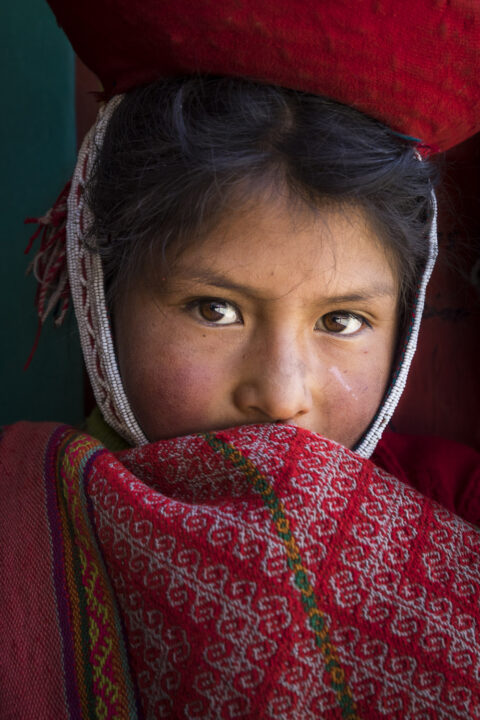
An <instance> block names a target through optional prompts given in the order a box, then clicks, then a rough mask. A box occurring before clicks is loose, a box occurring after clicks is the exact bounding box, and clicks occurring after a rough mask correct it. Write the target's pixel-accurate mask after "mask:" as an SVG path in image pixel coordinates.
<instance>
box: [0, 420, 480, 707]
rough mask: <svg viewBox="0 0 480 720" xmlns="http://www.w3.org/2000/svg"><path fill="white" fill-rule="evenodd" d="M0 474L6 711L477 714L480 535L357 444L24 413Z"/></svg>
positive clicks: (288, 432) (2, 447)
mask: <svg viewBox="0 0 480 720" xmlns="http://www.w3.org/2000/svg"><path fill="white" fill-rule="evenodd" d="M39 427H40V428H41V429H40V430H39V429H38V428H39ZM0 469H1V471H2V475H1V476H2V481H4V482H5V486H4V488H3V495H4V498H5V502H4V503H3V504H2V506H1V508H0V521H1V524H0V527H1V538H0V540H1V543H2V545H1V546H2V548H3V550H4V554H3V556H2V565H1V566H0V591H1V593H2V597H6V598H7V602H6V605H5V607H6V610H7V612H6V614H5V615H4V617H3V618H2V622H3V625H4V626H5V627H2V636H3V638H4V640H5V642H4V643H3V646H2V650H1V669H2V673H1V676H0V682H1V685H0V697H2V698H5V699H6V705H5V706H4V708H6V710H5V709H3V710H2V712H0V718H2V719H6V718H7V717H21V718H22V719H23V718H25V719H26V720H28V719H29V718H34V717H55V718H67V717H80V718H85V717H88V718H94V717H100V711H99V709H98V708H100V707H101V708H102V712H103V715H102V717H108V718H110V717H111V718H113V717H121V718H135V717H146V718H188V719H191V720H193V719H198V720H206V719H209V718H222V719H223V718H234V717H237V718H245V719H251V720H253V719H254V718H255V719H258V718H280V719H282V718H285V719H286V720H305V719H307V718H312V719H313V718H315V719H318V718H326V719H330V718H342V717H343V718H366V719H368V720H376V719H377V718H378V719H379V718H389V719H390V718H396V719H398V720H400V719H404V718H411V719H418V720H420V718H422V720H424V719H425V718H442V719H443V718H444V719H445V720H447V719H448V720H456V719H457V718H458V719H460V718H480V679H479V678H480V634H479V620H480V609H479V601H478V598H479V597H480V535H479V533H478V531H477V530H476V529H475V528H473V527H472V526H471V525H469V524H468V523H466V522H464V521H462V520H460V519H459V518H458V517H456V516H455V515H453V514H451V513H449V512H448V511H446V510H444V509H443V508H442V507H441V506H439V505H437V504H436V503H434V502H432V501H430V500H428V499H426V498H424V497H423V496H421V495H420V494H419V493H417V492H416V491H415V490H413V489H411V488H409V487H407V486H406V485H404V484H403V483H401V482H400V481H398V480H396V479H394V478H393V477H391V476H390V475H388V474H387V473H385V472H384V471H381V470H379V469H378V468H376V467H375V466H374V465H373V464H372V463H371V462H369V461H367V460H363V459H361V458H359V457H358V456H356V455H355V454H354V453H352V452H350V451H349V450H346V449H345V448H343V447H340V446H339V445H336V444H335V443H333V442H330V441H328V440H325V439H324V438H322V437H320V436H318V435H314V434H312V433H309V432H307V431H304V430H300V429H298V428H294V427H288V426H275V425H262V426H244V427H241V428H236V429H233V430H228V431H222V432H218V433H213V434H208V435H196V436H191V437H185V438H179V439H174V440H166V441H161V442H157V443H154V444H151V445H147V446H144V447H142V448H137V449H134V450H128V451H124V452H121V453H117V454H113V453H111V452H109V451H108V450H106V449H105V448H103V447H102V446H101V445H100V444H99V443H98V442H97V441H94V440H93V439H91V438H89V437H88V436H85V435H82V434H79V433H77V432H75V431H73V430H72V429H69V428H65V427H57V428H52V427H51V426H47V427H44V426H35V425H29V424H22V425H18V426H13V427H12V428H10V429H7V430H6V432H5V435H4V438H3V441H2V443H1V444H0ZM21 533H23V536H21ZM33 537H34V538H35V540H34V542H33V540H32V538H33ZM31 540H32V541H31ZM22 545H24V546H25V547H22ZM40 565H41V566H42V568H43V569H42V570H41V571H40V569H39V568H40ZM22 593H23V594H22ZM35 598H36V599H37V601H36V602H35V600H34V599H35ZM27 606H28V612H27V610H26V608H27ZM82 643H83V644H82ZM33 657H35V658H36V662H35V663H34V664H33V666H32V662H31V660H32V658H33ZM39 667H40V670H39V669H38V668H39ZM30 678H36V680H35V682H33V681H29V679H30ZM40 681H41V682H40ZM42 683H44V690H43V691H42ZM21 688H22V689H23V690H22V692H20V689H21ZM106 688H107V690H106ZM15 703H16V704H15ZM49 704H50V705H49ZM45 707H47V708H48V707H51V713H50V715H48V714H44V715H42V714H41V713H42V712H44V709H45ZM14 710H16V711H17V712H18V711H20V714H19V715H18V714H17V715H16V716H15V715H14V714H13V715H12V714H10V715H9V714H8V713H9V712H10V713H12V712H13V711H14ZM35 711H36V714H35Z"/></svg>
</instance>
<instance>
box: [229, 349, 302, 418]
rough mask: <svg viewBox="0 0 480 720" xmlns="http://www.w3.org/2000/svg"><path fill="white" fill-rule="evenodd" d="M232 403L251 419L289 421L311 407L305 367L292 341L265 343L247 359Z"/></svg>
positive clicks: (299, 350)
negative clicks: (260, 349)
mask: <svg viewBox="0 0 480 720" xmlns="http://www.w3.org/2000/svg"><path fill="white" fill-rule="evenodd" d="M234 402H235V404H236V406H237V408H238V409H240V410H241V412H242V413H243V414H244V415H245V416H247V417H249V418H250V420H251V421H252V422H256V421H257V420H258V421H259V422H265V421H267V422H293V421H295V420H296V419H298V418H300V417H301V416H302V415H306V414H307V413H308V412H310V410H311V409H312V395H311V391H310V384H309V372H308V367H307V364H306V362H305V358H304V357H303V353H302V352H301V349H300V348H299V347H298V346H297V345H296V344H295V343H294V342H288V341H286V342H285V341H284V342H278V341H277V342H270V343H268V342H267V343H265V344H264V346H263V348H262V351H258V350H257V351H254V352H252V353H251V356H250V357H249V358H247V362H246V367H245V369H244V372H243V374H242V377H241V379H240V381H239V382H238V384H237V386H236V388H235V392H234Z"/></svg>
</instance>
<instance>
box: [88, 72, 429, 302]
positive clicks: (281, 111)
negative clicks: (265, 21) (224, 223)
mask: <svg viewBox="0 0 480 720" xmlns="http://www.w3.org/2000/svg"><path fill="white" fill-rule="evenodd" d="M434 176H435V169H434V168H433V167H432V165H431V163H429V162H426V161H423V162H420V161H419V160H418V158H417V157H416V155H415V152H414V149H413V147H412V145H411V144H410V143H409V142H408V141H406V140H405V139H403V138H402V136H399V135H397V134H396V133H394V132H393V131H391V130H389V129H388V128H386V127H385V126H383V125H382V124H381V123H379V122H377V121H375V120H373V119H371V118H369V117H367V116H365V115H363V114H362V113H360V112H358V111H356V110H354V109H353V108H350V107H347V106H345V105H341V104H339V103H336V102H333V101H331V100H328V99H326V98H323V97H318V96H316V95H311V94H307V93H302V92H298V91H293V90H288V89H285V88H280V87H275V86H271V85H264V84H260V83H255V82H253V81H249V80H246V79H241V78H223V77H208V76H207V77H202V76H200V77H187V78H175V79H170V80H161V81H158V82H156V83H153V84H151V85H148V86H145V87H141V88H138V89H136V90H133V91H132V92H130V93H129V94H127V95H126V96H125V98H124V99H123V100H122V102H121V103H120V105H119V106H118V108H117V109H116V110H115V112H114V114H113V116H112V118H111V120H110V123H109V125H108V128H107V130H106V134H105V138H104V142H103V145H102V147H101V149H99V155H98V160H97V165H96V168H95V171H94V174H93V176H92V179H91V181H90V183H89V186H88V187H87V192H88V202H89V205H90V207H91V209H92V212H93V217H94V221H93V224H92V226H91V228H90V235H91V236H92V237H95V239H96V242H97V247H98V248H99V251H100V253H101V255H102V258H103V263H104V269H105V275H106V282H107V284H108V287H109V293H110V299H112V298H114V297H115V294H116V292H118V288H119V287H120V286H121V283H122V282H125V280H128V279H129V278H130V277H132V274H134V273H136V272H138V270H139V268H141V267H142V266H144V263H145V260H146V258H147V256H148V254H149V253H151V252H152V251H155V252H157V251H158V250H159V252H158V257H159V258H163V259H165V254H166V251H167V250H169V251H171V250H173V251H174V252H176V251H178V252H180V251H181V249H182V248H184V247H185V246H186V245H188V243H189V242H193V241H194V240H197V239H199V238H201V236H202V234H204V233H205V232H208V230H209V229H210V228H211V227H212V226H213V225H214V224H215V223H216V222H217V221H218V220H219V219H220V218H221V216H222V213H223V212H224V211H225V209H226V208H227V206H228V203H231V202H232V200H234V199H236V198H237V196H238V194H239V193H241V194H242V193H243V195H244V197H247V196H248V195H249V194H250V195H252V194H254V193H256V192H257V191H262V190H264V189H265V188H276V187H277V188H278V187H280V184H281V185H282V186H283V188H286V189H287V190H288V194H289V197H290V198H293V199H295V198H296V199H297V200H298V199H301V200H303V201H304V202H305V203H307V204H308V205H310V206H312V207H318V206H319V204H321V203H325V202H327V203H328V202H334V203H340V204H344V203H352V202H353V203H355V204H356V205H358V206H360V207H361V208H363V209H364V211H365V212H366V213H367V216H368V218H369V219H370V222H372V224H373V226H374V228H375V230H376V231H377V233H378V234H379V236H380V237H381V238H382V239H383V240H384V242H385V243H386V247H387V249H390V251H391V252H392V253H393V255H394V258H395V260H396V263H397V267H398V273H399V275H400V277H401V288H402V296H403V299H404V300H407V301H408V297H409V295H410V294H411V291H412V288H413V287H414V285H415V282H416V279H417V277H418V274H419V271H420V269H421V267H422V266H423V264H424V260H425V257H426V254H427V251H428V243H427V239H426V236H427V234H428V228H429V224H430V220H431V216H432V200H431V184H432V180H433V179H434Z"/></svg>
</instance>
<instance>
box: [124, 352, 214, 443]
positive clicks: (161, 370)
mask: <svg viewBox="0 0 480 720" xmlns="http://www.w3.org/2000/svg"><path fill="white" fill-rule="evenodd" d="M146 347H148V351H147V350H146ZM165 348H169V350H167V351H166V350H165ZM121 374H122V380H123V383H124V386H125V391H126V393H127V396H128V398H129V401H130V404H131V407H132V410H133V412H134V413H135V416H136V418H137V420H138V422H139V424H140V426H141V427H142V429H143V431H144V432H145V434H146V436H147V437H148V439H149V440H150V441H154V440H159V439H162V438H166V437H173V436H177V435H185V434H188V433H190V432H199V431H201V430H202V429H203V428H204V427H205V419H207V420H208V418H209V417H210V416H211V414H212V407H214V406H215V404H216V403H217V404H218V392H219V386H220V385H221V383H220V377H219V376H220V372H219V369H218V368H216V367H214V366H213V363H212V356H211V354H204V353H197V354H196V355H192V354H191V349H189V348H188V347H185V346H183V345H182V344H181V343H178V342H176V343H175V342H168V341H166V342H162V343H161V346H160V347H155V346H154V345H153V346H152V343H147V344H145V343H141V344H137V345H136V346H135V351H134V352H130V353H128V355H127V356H125V355H124V357H123V362H121Z"/></svg>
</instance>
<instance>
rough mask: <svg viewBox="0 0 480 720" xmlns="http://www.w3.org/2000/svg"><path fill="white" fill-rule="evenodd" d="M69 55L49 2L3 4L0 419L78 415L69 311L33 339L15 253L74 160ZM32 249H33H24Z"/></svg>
mask: <svg viewBox="0 0 480 720" xmlns="http://www.w3.org/2000/svg"><path fill="white" fill-rule="evenodd" d="M74 84H75V80H74V57H73V52H72V50H71V47H70V45H69V43H68V41H67V40H66V39H65V36H64V35H63V33H62V31H61V30H60V29H59V28H58V26H57V24H56V21H55V19H54V17H53V14H52V13H51V11H50V9H49V7H48V6H47V4H46V3H45V2H38V0H17V1H16V2H14V3H7V2H5V3H3V7H2V22H1V25H0V88H1V91H0V92H1V112H0V143H1V164H0V184H1V198H2V214H1V230H0V233H1V235H0V238H1V239H0V242H1V259H0V328H1V330H0V332H1V336H0V374H1V390H0V424H6V423H11V422H14V421H16V420H20V419H25V420H56V421H63V422H70V423H73V424H74V423H77V422H79V421H80V419H81V418H82V414H83V389H82V365H81V359H80V350H79V343H78V340H77V335H76V329H75V324H74V322H73V311H70V313H69V318H68V321H67V322H66V324H65V326H64V327H62V328H61V329H59V330H58V329H56V328H54V327H53V323H52V322H51V321H47V324H46V326H45V327H44V330H43V332H42V337H41V340H40V345H39V347H38V350H37V353H36V355H35V357H34V359H33V361H32V364H31V365H30V368H29V369H28V370H27V371H25V372H24V370H23V366H24V364H25V361H26V359H27V357H28V355H29V352H30V349H31V347H32V343H33V340H34V337H35V332H36V327H37V318H36V313H35V308H34V304H33V301H34V295H35V281H34V279H33V278H32V277H31V276H29V277H28V278H27V277H25V271H26V268H27V265H28V262H29V257H26V256H25V255H24V253H23V250H24V248H25V246H26V244H27V242H28V238H29V237H30V235H31V233H32V230H33V229H34V227H35V226H32V225H30V226H24V224H23V220H24V218H25V217H28V216H35V217H36V216H38V215H43V214H44V212H45V211H46V210H47V209H48V208H49V207H50V206H51V205H52V203H53V202H54V200H55V198H56V197H57V195H58V193H59V192H60V190H61V189H62V187H63V185H64V184H65V182H66V181H67V180H68V178H69V176H70V175H71V173H72V169H73V166H74V162H75V143H76V140H75V107H74V91H75V86H74ZM32 252H33V251H32Z"/></svg>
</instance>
